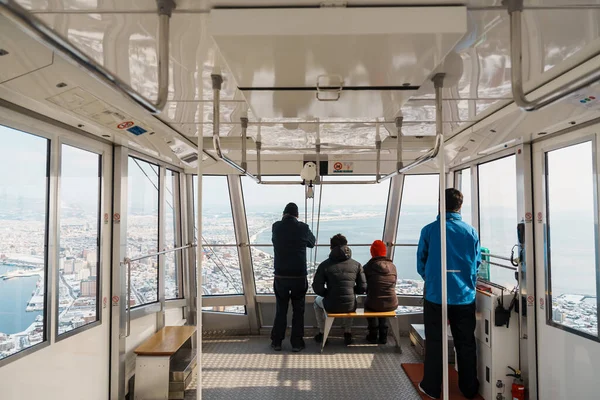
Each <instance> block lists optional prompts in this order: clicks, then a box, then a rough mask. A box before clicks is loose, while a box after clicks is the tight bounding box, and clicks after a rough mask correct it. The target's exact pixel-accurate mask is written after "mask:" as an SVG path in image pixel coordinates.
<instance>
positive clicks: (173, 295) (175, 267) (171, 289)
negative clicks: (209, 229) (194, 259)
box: [163, 169, 187, 300]
mask: <svg viewBox="0 0 600 400" xmlns="http://www.w3.org/2000/svg"><path fill="white" fill-rule="evenodd" d="M179 193H180V191H179V173H178V172H175V171H171V170H170V169H167V170H166V171H165V204H164V208H163V209H164V210H165V231H164V234H165V248H166V249H173V248H177V247H181V229H180V227H181V220H180V210H181V208H180V204H181V203H180V198H181V197H180V195H179ZM185 254H187V253H185V252H184V251H182V250H178V251H175V252H170V253H166V254H165V299H166V300H173V299H179V298H182V297H183V291H182V290H181V288H182V287H183V285H182V274H181V270H182V260H183V256H184V255H185Z"/></svg>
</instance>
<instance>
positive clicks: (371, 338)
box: [367, 329, 377, 344]
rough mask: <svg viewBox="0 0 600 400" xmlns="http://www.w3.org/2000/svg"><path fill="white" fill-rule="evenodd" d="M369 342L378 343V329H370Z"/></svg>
mask: <svg viewBox="0 0 600 400" xmlns="http://www.w3.org/2000/svg"><path fill="white" fill-rule="evenodd" d="M367 342H369V343H371V344H376V343H377V330H376V329H369V334H368V335H367Z"/></svg>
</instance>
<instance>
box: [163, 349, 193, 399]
mask: <svg viewBox="0 0 600 400" xmlns="http://www.w3.org/2000/svg"><path fill="white" fill-rule="evenodd" d="M195 367H196V350H195V349H192V348H185V347H184V348H181V349H179V350H178V351H177V353H175V354H174V355H173V357H172V358H171V364H170V367H169V400H183V399H184V398H185V388H186V387H188V386H189V384H190V382H191V381H192V379H193V378H194V375H193V374H192V371H193V369H194V368H195Z"/></svg>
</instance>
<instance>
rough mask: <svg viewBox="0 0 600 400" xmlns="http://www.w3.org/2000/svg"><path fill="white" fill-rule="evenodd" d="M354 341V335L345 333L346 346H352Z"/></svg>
mask: <svg viewBox="0 0 600 400" xmlns="http://www.w3.org/2000/svg"><path fill="white" fill-rule="evenodd" d="M352 342H353V340H352V334H351V333H348V332H345V333H344V344H345V345H346V346H350V345H351V344H352Z"/></svg>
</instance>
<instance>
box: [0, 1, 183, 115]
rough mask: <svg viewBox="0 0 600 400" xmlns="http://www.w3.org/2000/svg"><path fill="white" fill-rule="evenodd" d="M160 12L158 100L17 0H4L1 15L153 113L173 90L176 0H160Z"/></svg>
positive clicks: (158, 3)
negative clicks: (171, 49) (171, 56)
mask: <svg viewBox="0 0 600 400" xmlns="http://www.w3.org/2000/svg"><path fill="white" fill-rule="evenodd" d="M157 5H158V15H159V28H158V29H159V33H158V95H157V98H156V101H155V102H152V101H151V100H149V99H147V98H146V97H144V96H142V95H141V94H140V93H138V92H137V91H136V90H135V89H133V88H132V87H131V86H130V85H129V84H127V83H125V82H124V81H123V80H121V79H120V78H119V77H118V76H116V75H115V74H113V73H112V72H110V71H108V70H107V69H106V68H104V67H103V66H102V65H100V64H99V63H97V62H96V61H94V60H93V59H92V58H91V57H89V56H87V55H86V54H85V53H83V52H82V51H81V50H79V49H78V48H77V47H76V46H74V45H73V44H72V43H71V42H70V41H69V40H68V39H66V38H64V37H62V36H61V35H60V34H59V33H57V32H55V31H53V30H52V29H50V28H49V27H48V26H47V25H46V24H44V23H43V22H42V21H40V20H39V19H38V18H37V17H35V16H33V15H32V14H31V13H30V12H28V11H27V10H25V9H24V8H23V7H21V6H20V5H19V4H17V2H16V1H15V0H0V15H1V16H3V17H4V18H7V19H9V20H11V21H12V22H13V23H15V24H16V25H17V26H18V27H19V28H20V29H21V30H22V31H24V32H25V33H27V34H28V35H30V36H31V37H33V38H34V39H36V40H38V41H39V42H41V43H42V44H44V45H45V46H46V47H48V48H49V49H50V50H52V51H55V52H57V53H59V54H61V55H62V56H63V57H65V58H66V59H67V60H69V61H71V62H73V63H74V64H75V65H77V66H80V67H82V68H84V69H85V70H87V71H88V72H89V73H90V74H91V75H92V76H93V77H94V78H96V79H97V80H99V81H100V82H102V83H104V84H105V85H107V86H109V87H110V88H112V89H114V90H116V91H117V92H119V93H120V94H122V95H123V96H124V97H126V98H128V99H130V100H133V101H134V102H135V103H137V104H138V105H140V106H142V107H143V108H145V109H146V110H147V111H149V112H150V113H152V114H160V113H161V111H162V109H163V108H164V107H165V105H166V103H167V97H168V92H169V29H170V27H169V25H170V19H171V13H172V11H173V9H174V8H175V1H174V0H157Z"/></svg>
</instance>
